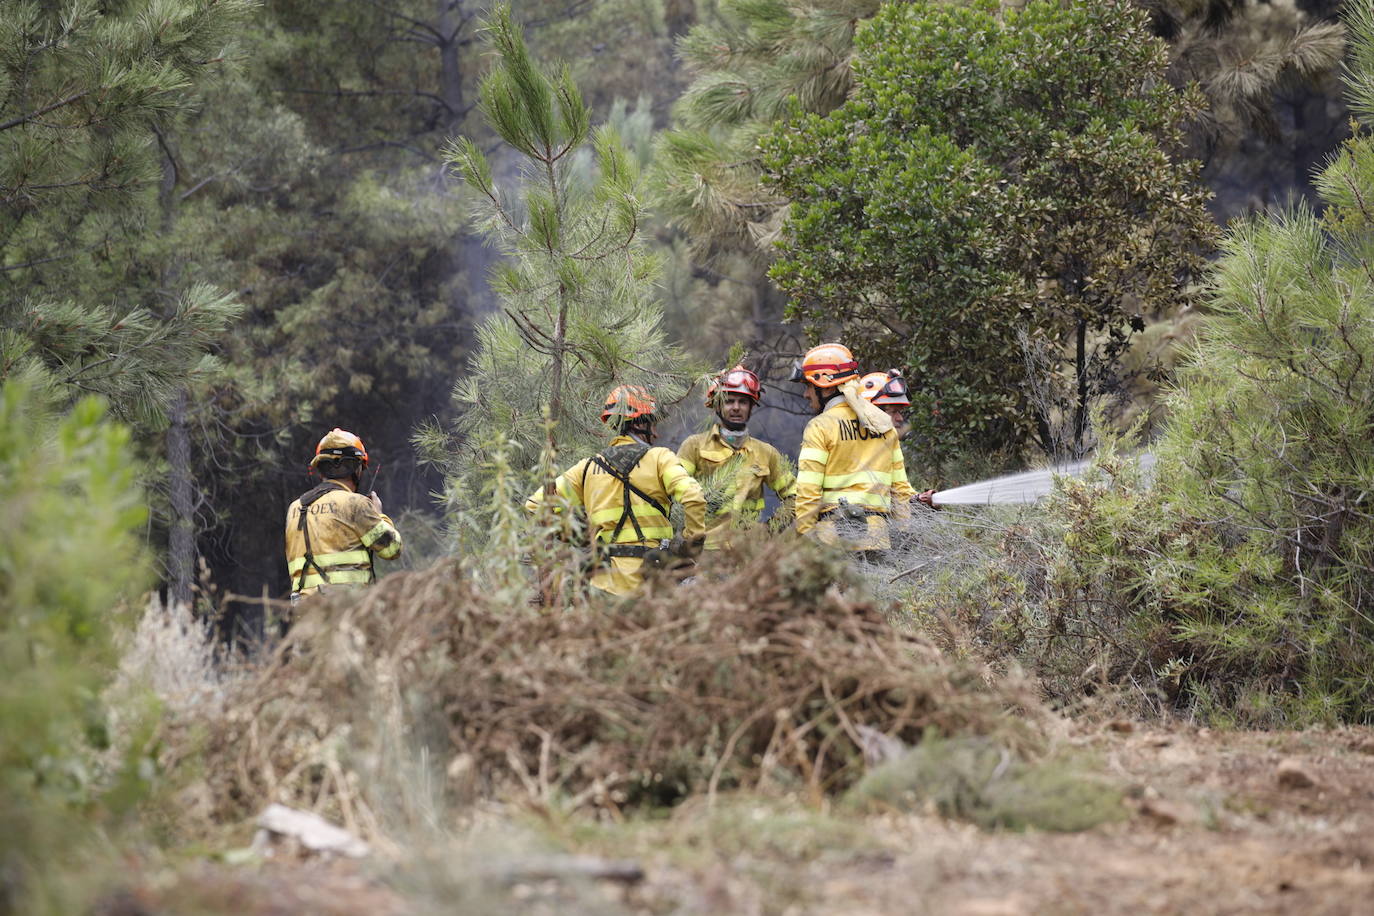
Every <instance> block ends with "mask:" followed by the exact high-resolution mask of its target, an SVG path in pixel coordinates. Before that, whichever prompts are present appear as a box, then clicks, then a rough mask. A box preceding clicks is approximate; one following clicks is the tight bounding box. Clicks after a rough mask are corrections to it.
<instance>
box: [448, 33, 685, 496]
mask: <svg viewBox="0 0 1374 916" xmlns="http://www.w3.org/2000/svg"><path fill="white" fill-rule="evenodd" d="M486 28H487V30H488V34H489V35H490V39H491V42H492V45H493V47H494V49H495V50H496V52H497V55H498V57H497V62H496V65H495V66H494V67H493V69H492V70H491V72H490V73H488V74H487V76H486V77H485V78H484V79H483V80H482V83H481V86H480V99H481V106H482V111H483V113H484V114H485V115H486V118H487V120H488V121H489V123H490V125H491V127H492V128H493V129H494V130H495V131H496V132H497V133H498V134H499V135H500V136H501V138H502V139H503V140H504V141H505V142H506V143H507V144H509V145H510V146H511V147H513V148H514V149H515V150H516V151H518V152H519V154H520V155H521V157H522V158H523V160H524V163H525V166H524V169H523V173H524V180H523V181H522V182H521V183H520V184H519V186H518V187H517V188H516V189H515V190H514V193H513V194H512V193H510V192H508V191H507V190H506V189H505V188H503V187H501V186H500V185H499V184H498V182H497V181H496V180H495V179H494V177H493V175H492V170H491V166H490V164H489V162H488V160H487V157H486V156H485V155H484V154H483V153H482V151H481V150H480V149H478V147H477V145H476V144H475V143H474V142H473V141H472V140H471V139H469V138H466V137H465V138H461V139H459V140H457V141H456V142H454V143H452V144H450V145H449V147H448V148H447V149H446V150H445V156H446V157H447V158H448V160H449V161H450V162H451V163H452V164H453V166H454V167H455V169H457V170H458V171H459V172H460V174H461V175H462V177H463V178H464V180H465V181H466V182H467V183H468V185H469V186H470V187H471V188H472V189H473V190H475V191H476V192H477V194H478V195H479V197H480V198H481V199H482V200H483V201H484V203H485V219H484V220H483V227H484V229H485V231H486V233H487V235H488V238H489V239H490V240H491V242H492V243H493V244H495V245H497V246H498V248H499V249H500V251H501V252H502V254H503V255H504V256H505V258H506V260H505V261H504V262H503V263H502V264H501V266H500V267H499V269H498V271H497V272H496V274H495V276H494V286H495V288H496V290H497V292H498V294H499V296H500V298H501V302H502V307H501V311H500V312H499V313H498V314H495V315H493V316H491V317H489V318H488V319H487V320H486V321H484V322H483V324H482V326H481V328H480V329H479V331H478V348H477V352H476V354H475V356H474V357H473V360H472V363H471V365H470V367H469V372H468V374H467V376H466V377H465V378H464V379H462V380H461V381H460V382H459V383H458V385H457V386H456V387H455V389H454V401H455V405H456V406H457V408H458V410H459V412H460V416H459V419H458V422H457V426H456V429H455V431H454V432H455V434H456V435H455V436H454V442H453V444H451V445H450V444H446V443H442V442H440V443H436V442H434V441H430V442H429V443H428V445H429V447H430V450H431V451H433V450H435V448H436V446H437V448H438V449H439V450H445V451H448V452H449V453H450V454H453V455H454V456H455V460H454V461H453V462H452V463H451V464H450V472H451V473H452V474H453V475H454V479H453V482H452V484H451V486H450V498H451V502H454V503H459V504H461V503H463V502H464V501H465V499H467V498H468V497H469V496H470V494H474V493H476V492H478V491H480V489H481V483H480V481H481V479H482V477H483V455H484V451H485V448H486V446H487V445H488V444H489V443H490V441H491V439H492V438H493V437H494V436H496V435H498V434H500V435H504V436H506V437H509V439H510V440H511V441H512V442H513V444H514V445H515V447H516V449H517V451H516V452H515V453H514V454H513V455H512V463H513V465H514V466H515V467H516V468H517V469H518V470H523V471H526V472H530V471H533V470H534V469H535V467H536V465H537V463H538V461H539V458H540V455H541V453H542V454H545V455H550V456H552V454H553V453H554V452H555V451H556V452H558V453H560V454H565V455H576V454H579V453H581V452H584V451H587V450H589V449H591V448H592V447H593V446H594V445H595V444H597V443H599V442H600V441H602V440H604V437H605V427H604V426H602V424H601V423H600V421H599V413H600V410H601V405H602V403H603V402H604V400H605V397H606V393H607V392H608V391H609V390H610V388H611V387H613V386H614V385H617V384H640V385H645V386H647V387H649V388H650V389H651V390H653V391H654V393H655V395H656V396H657V397H658V399H659V402H660V404H664V405H667V404H670V403H671V402H672V401H673V399H674V398H676V397H679V396H680V395H681V393H682V391H683V390H684V389H685V387H686V385H685V382H686V378H687V375H688V373H686V372H684V370H683V365H682V359H681V356H680V354H679V353H678V352H677V351H676V349H674V348H673V347H670V346H669V345H668V344H667V342H666V341H665V339H664V335H663V333H662V331H661V329H660V327H659V324H660V321H661V319H662V310H661V308H660V307H659V305H658V304H657V302H656V301H655V299H654V283H655V280H656V277H657V272H658V263H657V261H656V259H654V258H652V257H649V256H648V255H647V254H646V253H645V250H644V240H643V239H642V238H641V229H642V223H643V219H644V212H643V205H642V202H641V200H640V198H639V195H638V170H637V168H636V167H635V164H634V161H633V159H632V158H631V157H630V156H628V155H627V153H626V151H625V149H624V147H623V146H622V144H621V141H620V139H619V137H618V136H617V135H616V134H615V132H614V131H613V130H611V129H610V128H608V127H601V128H598V129H593V127H592V124H591V117H590V112H589V111H588V110H587V108H586V106H585V104H584V102H583V99H582V96H581V93H580V92H579V91H578V89H577V87H576V86H575V85H574V84H573V82H572V78H571V76H570V74H569V72H568V70H567V68H566V67H564V68H560V69H557V70H552V71H545V70H543V69H541V68H540V67H539V66H538V65H536V63H535V62H534V60H533V59H532V58H531V56H530V54H529V51H528V49H527V47H526V45H525V42H524V39H523V37H522V35H521V34H520V31H519V30H518V28H517V27H516V26H515V25H514V23H513V22H512V21H511V17H510V11H509V8H508V7H504V6H501V7H498V8H497V9H496V11H495V12H494V13H493V16H492V18H491V19H490V20H489V21H488V22H487V25H486ZM588 159H590V163H587V164H590V165H591V166H592V168H591V169H588V168H587V166H586V164H584V163H586V162H587V160H588ZM588 172H590V174H591V175H593V176H594V177H592V178H591V179H590V180H589V182H583V181H579V180H578V176H579V175H585V174H588ZM543 470H544V472H545V473H548V472H549V471H550V470H551V468H549V467H545V468H544V469H543Z"/></svg>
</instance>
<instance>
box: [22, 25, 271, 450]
mask: <svg viewBox="0 0 1374 916" xmlns="http://www.w3.org/2000/svg"><path fill="white" fill-rule="evenodd" d="M254 6H255V3H254V2H252V0H157V2H154V0H126V2H119V3H97V2H95V0H67V2H62V3H47V4H39V3H17V4H10V5H8V6H7V7H6V10H5V12H4V14H3V16H0V90H3V91H0V267H2V268H3V270H0V283H3V285H4V296H3V297H0V298H3V304H0V335H3V342H0V376H8V375H11V374H12V373H15V372H17V371H23V372H25V373H26V374H30V373H38V374H41V375H45V376H46V377H45V378H43V379H42V380H41V381H40V382H39V384H40V385H42V387H44V388H45V389H47V390H48V391H49V392H50V393H51V394H52V396H54V397H56V398H59V399H61V400H63V401H65V402H67V403H70V402H72V401H74V400H75V399H77V398H79V397H81V396H83V395H85V394H88V393H97V394H101V395H104V396H105V397H107V398H108V399H109V403H110V405H111V410H113V411H114V412H115V413H116V414H117V415H119V416H121V417H123V418H126V419H130V420H144V421H150V422H153V423H156V422H158V421H159V420H160V419H161V413H162V410H163V408H164V407H165V405H166V404H167V403H168V402H169V401H170V400H171V398H172V397H173V396H174V394H175V392H176V391H177V390H178V389H179V388H180V386H181V384H182V383H184V381H185V380H186V379H187V378H189V377H190V376H192V375H193V374H194V373H196V372H197V371H198V370H199V369H201V368H203V366H202V359H203V357H204V356H205V354H206V352H207V351H208V350H209V349H210V348H211V347H212V345H213V341H214V339H215V338H216V337H217V336H218V335H219V333H220V332H221V331H222V330H223V329H224V328H225V326H226V325H227V324H228V322H229V321H231V320H232V319H233V317H234V316H235V315H236V314H237V307H236V305H235V304H234V301H233V299H232V298H231V297H228V296H224V295H222V294H220V293H218V292H216V291H215V290H212V289H209V288H208V287H206V286H204V285H202V284H197V283H194V282H192V283H185V284H167V285H170V286H173V287H174V288H171V289H167V288H161V289H158V290H157V293H156V294H154V293H152V290H151V289H150V287H154V286H155V283H154V282H150V281H152V280H153V278H152V277H150V276H149V275H148V274H147V273H146V272H144V271H142V270H140V268H144V267H146V265H137V264H132V263H130V261H129V257H130V253H131V250H132V249H134V247H135V246H136V245H137V244H138V242H139V240H141V239H142V238H144V237H146V236H148V235H149V234H150V233H152V232H155V231H156V230H155V229H153V228H151V226H150V222H151V221H152V217H153V215H154V213H155V210H154V205H155V203H156V194H155V191H156V183H157V181H158V179H159V178H160V177H161V176H162V169H161V167H160V159H161V156H162V152H161V150H160V148H159V147H158V145H157V144H156V143H155V142H154V141H155V139H156V138H157V137H158V136H160V131H162V130H164V129H166V128H167V127H168V126H169V125H171V124H172V123H174V122H175V120H176V118H177V117H179V116H181V115H184V114H185V113H186V112H187V111H188V110H189V109H190V107H191V106H192V104H193V102H194V99H195V95H194V90H195V88H196V86H197V85H198V84H199V83H200V82H201V81H203V80H204V79H205V77H206V75H207V74H208V73H209V72H211V71H212V69H213V68H214V66H215V61H217V60H218V59H220V58H221V57H222V55H223V53H224V50H225V47H226V43H227V42H228V41H229V40H230V38H231V37H232V34H233V32H234V30H235V29H236V27H237V26H238V25H239V23H240V22H241V21H242V20H243V18H244V17H245V16H246V15H247V13H248V11H249V10H251V9H252V8H253V7H254ZM162 279H163V278H162V277H157V280H162ZM159 285H160V284H159ZM40 370H42V371H40ZM31 377H32V376H31Z"/></svg>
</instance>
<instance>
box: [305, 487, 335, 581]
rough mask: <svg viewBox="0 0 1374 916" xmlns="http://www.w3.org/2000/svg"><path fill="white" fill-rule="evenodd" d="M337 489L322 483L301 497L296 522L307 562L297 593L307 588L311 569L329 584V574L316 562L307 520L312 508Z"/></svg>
mask: <svg viewBox="0 0 1374 916" xmlns="http://www.w3.org/2000/svg"><path fill="white" fill-rule="evenodd" d="M335 489H338V485H337V484H332V483H322V484H320V485H319V486H317V487H315V489H313V490H311V491H309V492H308V493H306V494H304V495H303V496H301V515H300V518H299V519H297V520H296V530H298V531H299V532H300V533H301V535H302V536H303V537H304V538H305V556H304V557H303V558H302V559H303V560H304V561H305V562H303V563H302V564H301V577H300V579H299V580H298V581H297V583H296V589H295V590H296V591H297V592H299V591H300V590H301V589H303V588H305V577H306V571H307V570H309V569H310V568H311V567H314V569H315V572H317V573H319V574H320V579H321V580H322V581H323V582H324V583H325V584H326V585H328V584H329V574H328V573H326V572H325V571H324V570H323V569H322V568H321V567H320V564H318V563H316V562H315V552H314V550H313V549H312V548H311V546H310V526H309V525H308V524H306V518H307V517H308V516H309V515H310V512H309V509H310V507H311V506H313V505H314V504H315V503H316V502H318V501H319V500H320V497H322V496H324V495H325V494H326V493H328V492H329V491H330V490H335Z"/></svg>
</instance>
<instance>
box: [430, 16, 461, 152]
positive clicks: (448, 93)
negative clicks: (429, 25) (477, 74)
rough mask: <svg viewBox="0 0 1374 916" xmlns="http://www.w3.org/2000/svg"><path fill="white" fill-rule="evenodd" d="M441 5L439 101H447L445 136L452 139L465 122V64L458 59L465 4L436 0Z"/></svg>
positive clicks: (439, 21)
mask: <svg viewBox="0 0 1374 916" xmlns="http://www.w3.org/2000/svg"><path fill="white" fill-rule="evenodd" d="M435 3H436V4H437V5H438V8H437V10H436V12H437V14H438V29H437V31H438V32H439V35H440V38H439V97H440V98H442V99H443V100H444V106H445V109H446V112H445V115H444V133H445V134H448V135H450V136H451V135H453V133H454V132H455V131H457V130H458V127H459V125H460V122H461V121H462V117H463V116H462V112H463V105H464V99H465V98H466V94H465V93H464V91H463V70H462V67H461V66H460V65H461V63H462V61H461V59H460V58H459V56H458V50H459V48H460V47H461V44H460V38H461V35H462V31H463V20H462V10H461V8H460V7H461V5H462V0H435Z"/></svg>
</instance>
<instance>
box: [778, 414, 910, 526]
mask: <svg viewBox="0 0 1374 916" xmlns="http://www.w3.org/2000/svg"><path fill="white" fill-rule="evenodd" d="M899 479H900V480H901V481H902V482H904V483H905V482H906V470H905V464H904V462H903V460H902V448H901V446H900V445H899V444H898V440H897V433H896V432H895V431H893V430H889V431H888V432H885V433H881V434H880V433H874V432H871V431H870V430H868V429H867V428H865V427H864V426H863V425H862V424H861V423H860V422H859V419H858V417H857V416H856V415H855V413H854V411H853V410H852V409H851V408H850V407H849V405H848V404H846V403H845V402H844V400H843V399H841V398H835V399H834V400H833V401H831V403H830V405H829V406H828V407H826V409H825V411H824V412H823V413H821V414H820V415H819V416H817V417H814V418H813V419H812V420H811V422H809V423H807V424H806V431H805V432H804V433H803V434H802V446H801V452H800V454H799V455H798V456H797V499H796V512H797V521H796V528H797V531H798V532H800V533H802V534H805V533H807V532H810V531H812V530H813V529H814V530H815V533H816V536H817V537H818V538H820V540H821V541H823V542H825V543H827V544H840V545H841V546H844V547H847V548H849V549H851V550H875V549H876V550H883V549H886V548H887V547H889V546H890V543H889V541H888V531H887V514H888V513H889V512H891V511H892V495H893V491H894V489H895V487H894V484H895V483H896V481H897V480H899ZM907 486H908V487H910V484H907ZM841 499H843V500H845V502H846V503H848V504H849V505H850V506H853V507H857V508H858V509H860V510H866V511H867V512H868V513H869V514H868V516H867V517H866V518H861V519H856V520H854V521H852V522H846V521H845V520H843V519H840V518H837V517H836V516H835V515H834V514H833V513H834V510H836V509H837V508H838V507H839V504H840V500H841Z"/></svg>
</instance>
